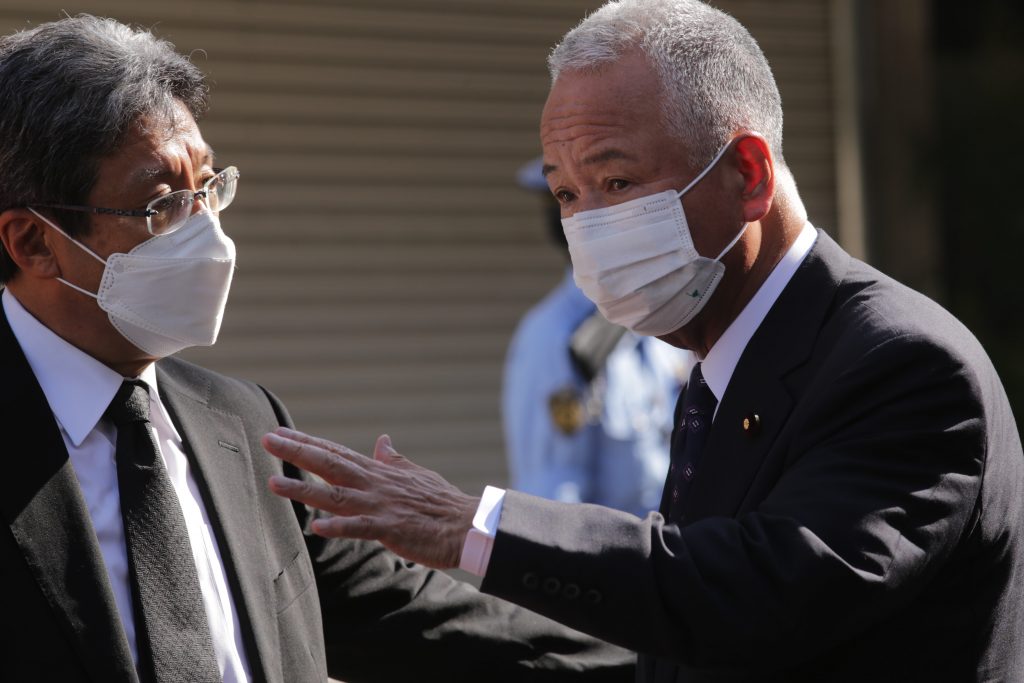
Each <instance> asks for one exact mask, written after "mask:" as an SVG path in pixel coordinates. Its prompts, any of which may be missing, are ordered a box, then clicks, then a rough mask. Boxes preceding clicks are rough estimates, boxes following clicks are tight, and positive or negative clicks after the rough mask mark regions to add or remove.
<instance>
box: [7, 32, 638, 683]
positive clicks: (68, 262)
mask: <svg viewBox="0 0 1024 683" xmlns="http://www.w3.org/2000/svg"><path fill="white" fill-rule="evenodd" d="M0 101H2V102H3V106H2V107H0V245H2V249H0V282H3V283H4V284H6V289H5V290H4V292H3V294H2V313H0V377H2V378H3V391H2V392H0V426H2V431H3V434H4V439H3V444H2V445H0V453H2V455H3V462H4V477H3V481H2V483H0V591H2V598H0V605H2V606H3V609H2V610H0V612H2V613H0V662H2V663H0V678H2V679H3V680H5V681H61V683H72V682H75V681H83V682H84V681H103V682H107V681H139V680H141V681H144V682H148V681H157V682H161V683H162V682H167V683H182V682H191V681H195V682H203V683H212V682H213V681H230V682H240V681H279V682H282V683H285V682H286V683H293V682H296V683H297V682H305V681H322V680H324V679H326V677H327V675H328V672H330V674H331V675H334V676H337V677H341V678H344V679H345V680H349V681H365V680H372V681H385V680H391V681H407V680H424V679H430V680H451V681H455V680H508V681H520V680H538V681H555V680H557V681H562V680H574V679H576V678H583V677H585V678H586V679H587V680H592V679H597V680H600V679H604V678H607V679H608V680H621V679H623V678H628V677H629V676H630V675H631V673H632V668H633V662H632V658H631V656H630V655H628V653H625V652H623V651H620V650H618V649H616V648H611V647H609V646H606V645H604V644H601V643H599V642H597V641H594V640H593V639H591V638H588V637H586V636H583V635H581V634H578V633H574V632H571V631H569V630H568V629H565V628H563V627H560V626H558V625H557V624H554V623H552V622H549V621H547V620H543V619H542V618H540V617H538V616H536V615H533V614H531V613H529V612H527V611H526V610H522V609H520V608H518V607H514V606H512V605H509V604H507V603H503V602H501V601H500V600H497V599H495V598H491V597H488V596H483V595H481V594H479V593H478V592H476V591H475V590H474V589H472V588H470V587H468V586H466V585H465V584H460V583H457V582H455V581H453V580H452V579H450V578H448V577H447V576H445V575H443V574H437V573H434V572H431V571H428V570H425V569H423V568H422V567H416V566H412V565H410V564H408V563H405V562H402V561H401V560H399V559H398V558H397V557H395V556H393V555H391V554H390V553H388V552H387V551H386V550H384V549H383V548H382V547H381V546H379V545H378V544H374V543H364V542H352V541H344V542H338V541H327V540H325V539H323V538H321V537H317V536H314V535H312V534H309V533H308V530H307V527H308V524H309V522H310V517H311V515H310V514H309V512H308V510H307V509H305V508H303V507H302V506H293V505H292V504H291V503H290V502H289V501H286V500H283V499H281V498H278V497H277V496H274V495H272V494H271V493H270V492H269V491H268V490H267V488H266V480H267V478H268V477H270V476H272V475H280V474H282V472H284V473H287V474H290V475H292V476H296V477H300V478H301V477H302V476H303V475H302V474H301V473H298V472H296V471H295V469H294V468H292V467H290V466H286V467H285V468H284V469H283V470H282V467H281V463H280V461H279V460H276V459H274V458H271V457H270V456H268V455H267V454H266V453H265V452H264V451H263V450H262V448H261V447H260V445H259V438H260V436H261V435H262V434H264V433H265V432H267V431H269V430H271V429H273V428H274V427H276V426H278V425H287V424H289V423H290V420H289V418H288V415H287V413H286V412H285V409H284V407H283V406H282V405H281V404H280V403H279V402H278V401H277V400H276V399H275V398H274V397H273V396H271V395H270V394H269V393H267V392H265V391H264V390H263V389H262V388H260V387H258V386H256V385H253V384H250V383H246V382H241V381H238V380H234V379H230V378H227V377H223V376H220V375H217V374H214V373H212V372H209V371H206V370H204V369H202V368H199V367H196V366H194V365H190V364H188V363H185V362H183V361H177V360H175V359H173V358H169V357H168V356H171V355H172V354H174V353H175V352H176V351H178V350H180V349H182V348H184V347H186V346H193V345H201V344H211V343H213V341H214V340H215V339H216V337H217V333H218V331H219V327H220V320H221V315H222V313H223V310H224V306H225V303H226V299H227V294H228V288H229V286H230V283H231V276H232V273H233V269H234V256H235V247H234V244H233V243H232V241H231V239H230V238H229V237H228V236H227V234H226V233H225V232H224V230H222V228H221V226H220V222H219V214H220V212H222V211H223V210H224V209H227V208H228V206H229V205H230V204H231V202H232V200H233V199H234V196H235V192H236V189H237V186H238V182H239V172H238V170H236V169H234V168H231V167H228V168H225V169H220V168H215V167H214V161H213V154H212V151H211V150H210V148H209V147H208V146H207V144H206V143H205V141H204V140H203V137H202V135H201V133H200V131H199V128H198V126H197V124H196V120H197V118H198V117H199V116H200V115H201V114H202V113H203V111H204V110H205V108H206V85H205V84H204V82H203V76H202V74H201V73H200V72H199V71H198V69H196V68H195V66H193V65H192V64H191V63H190V62H189V61H188V60H186V59H184V58H183V57H181V56H180V55H178V54H176V53H175V52H174V50H173V49H172V48H171V46H170V45H168V44H167V43H165V42H162V41H159V40H157V39H155V38H154V37H153V36H152V35H150V34H149V33H146V32H144V31H136V30H133V29H131V28H129V27H127V26H124V25H122V24H119V23H117V22H115V21H112V20H104V19H97V18H94V17H89V16H82V17H78V18H69V19H65V20H63V21H58V22H54V23H50V24H45V25H42V26H40V27H38V28H36V29H34V30H31V31H25V32H22V33H17V34H14V35H11V36H7V37H5V38H2V39H0Z"/></svg>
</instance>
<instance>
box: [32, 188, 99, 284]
mask: <svg viewBox="0 0 1024 683" xmlns="http://www.w3.org/2000/svg"><path fill="white" fill-rule="evenodd" d="M26 208H28V210H29V211H31V212H32V213H34V214H35V215H36V216H38V217H39V218H40V220H42V221H43V222H44V223H46V224H47V225H49V226H50V227H51V228H53V229H54V230H56V231H57V232H59V233H60V234H62V235H64V237H65V238H66V239H68V240H70V241H71V242H73V243H74V244H75V245H76V246H77V247H78V248H79V249H81V250H82V251H84V252H85V253H87V254H88V255H89V256H92V257H93V258H94V259H96V260H97V261H99V262H100V263H102V264H103V265H104V266H106V265H107V262H106V261H105V260H103V259H102V258H100V256H99V255H98V254H97V253H96V252H94V251H93V250H92V249H90V248H89V247H87V246H85V245H84V244H82V243H81V242H79V241H78V240H76V239H75V238H74V237H72V236H71V235H69V234H67V233H66V232H64V231H63V230H62V229H61V228H60V227H58V226H57V225H56V224H55V223H54V222H53V221H51V220H50V219H49V218H47V217H46V216H44V215H43V214H41V213H39V212H38V211H36V210H35V209H33V208H32V207H31V206H29V207H26ZM57 281H58V282H62V283H64V284H65V285H67V286H68V287H70V288H71V289H75V290H78V291H79V292H81V293H82V294H85V295H86V296H91V297H92V298H93V299H96V300H97V301H98V300H99V297H98V296H96V295H95V294H93V293H92V292H90V291H89V290H87V289H82V288H81V287H79V286H78V285H74V284H71V283H70V282H68V281H67V280H65V279H64V278H62V277H58V278H57Z"/></svg>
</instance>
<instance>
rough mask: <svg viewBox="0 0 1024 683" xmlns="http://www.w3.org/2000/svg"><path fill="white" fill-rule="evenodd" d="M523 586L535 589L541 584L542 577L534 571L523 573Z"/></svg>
mask: <svg viewBox="0 0 1024 683" xmlns="http://www.w3.org/2000/svg"><path fill="white" fill-rule="evenodd" d="M523 586H524V587H526V588H528V589H530V590H532V591H535V590H537V588H538V587H539V586H540V577H539V576H537V575H536V574H535V573H533V572H526V573H525V574H523Z"/></svg>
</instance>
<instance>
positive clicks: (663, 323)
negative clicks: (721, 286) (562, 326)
mask: <svg viewBox="0 0 1024 683" xmlns="http://www.w3.org/2000/svg"><path fill="white" fill-rule="evenodd" d="M729 144H731V143H727V144H726V145H725V146H724V147H722V149H720V150H719V151H718V154H716V155H715V158H714V159H712V160H711V163H710V164H708V165H707V166H706V167H705V168H704V170H703V171H701V172H700V173H699V174H698V175H697V177H696V178H694V179H693V181H692V182H691V183H690V184H689V185H687V186H686V187H684V188H683V189H682V190H681V191H679V192H676V191H675V190H666V191H665V192H659V193H657V194H652V195H648V196H646V197H639V198H637V199H633V200H631V201H628V202H624V203H622V204H616V205H615V206H609V207H607V208H604V209H594V210H591V211H580V212H578V213H576V214H574V215H572V216H570V217H568V218H563V219H562V228H563V229H564V230H565V238H566V240H567V241H568V242H569V255H570V256H571V257H572V267H573V276H574V278H575V280H576V285H577V286H578V287H579V288H580V289H581V290H582V291H583V293H584V294H585V295H586V296H587V298H588V299H590V300H591V301H593V302H594V303H595V304H597V307H598V309H599V310H600V311H601V314H602V315H604V317H605V318H607V319H608V320H609V321H611V322H613V323H615V324H617V325H621V326H623V327H626V328H629V329H630V330H633V331H634V332H636V333H637V334H644V335H649V336H659V335H664V334H668V333H670V332H674V331H676V330H678V329H679V328H680V327H682V326H683V325H686V324H687V323H688V322H690V321H691V320H693V318H694V317H695V316H696V315H697V314H698V313H699V312H700V310H701V308H703V307H704V304H705V303H707V300H708V299H709V298H710V297H711V294H712V293H713V292H714V291H715V288H716V287H717V286H718V283H719V282H720V281H721V280H722V276H723V275H725V265H724V264H722V262H721V258H722V257H723V256H725V255H726V254H727V253H728V252H729V250H730V249H732V248H733V246H734V245H735V244H736V242H738V241H739V239H740V237H742V236H743V233H744V231H745V230H746V229H747V224H746V223H744V224H743V227H741V228H740V231H739V233H738V234H737V235H736V237H734V238H733V240H732V241H731V242H730V243H729V245H728V246H727V247H726V248H725V249H723V250H722V253H720V254H719V255H718V256H716V257H715V258H713V259H711V258H707V257H706V256H701V255H700V254H699V253H697V250H696V248H694V246H693V237H692V236H691V235H690V228H689V226H688V225H687V222H686V213H685V212H684V211H683V203H682V202H681V201H680V198H681V197H682V196H683V195H684V194H686V193H687V192H689V191H690V189H692V188H693V186H694V185H696V184H697V183H698V182H700V180H701V179H702V178H703V177H704V176H705V175H706V174H707V173H708V171H710V170H711V169H712V168H714V167H715V164H717V163H718V160H719V159H721V158H722V155H723V154H725V151H726V150H727V149H729Z"/></svg>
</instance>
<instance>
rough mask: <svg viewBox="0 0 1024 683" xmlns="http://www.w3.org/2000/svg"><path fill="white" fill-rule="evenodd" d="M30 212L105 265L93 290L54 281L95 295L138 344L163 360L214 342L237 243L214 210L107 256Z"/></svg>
mask: <svg viewBox="0 0 1024 683" xmlns="http://www.w3.org/2000/svg"><path fill="white" fill-rule="evenodd" d="M29 210H30V211H32V213H34V214H36V215H37V216H39V218H41V219H42V220H44V221H46V222H47V223H48V224H49V225H50V227H52V228H53V229H54V230H56V231H57V232H59V233H60V234H62V235H64V236H65V237H67V238H68V239H69V240H71V241H72V242H74V243H75V244H76V245H78V246H79V247H80V248H81V249H83V250H84V251H85V252H86V253H87V254H89V255H91V256H92V257H93V258H95V259H96V260H97V261H99V262H100V263H102V264H104V268H103V279H102V280H101V281H100V289H99V292H97V293H96V294H93V293H92V292H89V291H86V290H84V289H82V288H81V287H78V286H77V285H73V284H71V283H70V282H68V281H67V280H64V279H63V278H58V280H60V281H61V282H63V283H64V284H65V285H67V286H68V287H71V288H73V289H76V290H78V291H79V292H82V293H83V294H86V295H88V296H91V297H92V298H94V299H96V301H97V302H98V303H99V306H100V308H102V309H103V310H104V311H106V312H107V316H108V317H109V318H110V322H111V324H112V325H113V326H114V327H115V328H116V329H117V331H118V332H120V333H121V334H122V335H123V336H124V338H125V339H127V340H128V341H130V342H131V343H132V344H134V345H135V346H136V347H138V348H139V349H141V350H143V351H145V352H146V353H148V354H150V355H152V356H155V357H156V358H165V357H167V356H170V355H172V354H175V353H177V352H178V351H181V350H182V349H185V348H188V347H190V346H210V345H212V344H213V343H214V342H215V341H217V333H218V332H220V324H221V320H222V319H223V317H224V307H225V305H226V304H227V300H228V290H229V289H230V288H231V277H232V275H233V274H234V271H235V243H234V242H232V241H231V238H230V237H228V236H227V235H225V234H224V231H223V230H221V227H220V221H219V220H218V219H217V217H216V216H215V215H214V214H212V213H210V212H209V211H206V210H203V211H200V212H199V213H196V214H193V215H192V216H191V217H190V218H189V219H188V221H187V222H186V223H185V224H184V225H182V226H181V227H180V228H178V229H177V230H175V231H174V232H172V233H171V234H169V235H157V236H154V237H152V238H150V239H148V240H146V241H145V242H142V243H141V244H139V245H137V246H136V247H135V248H134V249H132V250H131V251H129V252H128V253H126V254H120V253H118V254H111V255H110V256H109V257H108V258H107V259H106V260H105V261H104V260H103V259H102V258H100V257H99V256H98V255H96V253H95V252H93V251H92V250H91V249H89V248H88V247H87V246H85V245H84V244H82V243H81V242H79V241H78V240H76V239H74V238H73V237H71V236H70V235H68V234H67V233H66V232H64V231H63V230H61V229H60V228H59V227H58V226H56V225H54V224H53V222H52V221H50V220H49V219H48V218H46V216H43V215H41V214H40V213H38V212H37V211H35V210H34V209H29Z"/></svg>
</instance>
